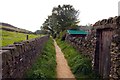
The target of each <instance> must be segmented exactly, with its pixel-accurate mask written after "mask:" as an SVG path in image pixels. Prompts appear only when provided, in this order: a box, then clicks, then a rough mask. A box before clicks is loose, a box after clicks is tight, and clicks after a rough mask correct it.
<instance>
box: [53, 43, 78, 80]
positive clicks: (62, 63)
mask: <svg viewBox="0 0 120 80" xmlns="http://www.w3.org/2000/svg"><path fill="white" fill-rule="evenodd" d="M54 45H55V49H56V62H57V68H56V71H57V78H59V79H60V78H62V79H65V78H69V79H70V80H76V79H75V77H74V75H73V74H72V72H71V70H70V67H69V66H68V64H67V61H66V59H65V58H64V55H63V53H62V51H61V49H60V48H59V46H58V45H57V43H56V42H55V41H54Z"/></svg>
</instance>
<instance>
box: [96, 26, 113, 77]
mask: <svg viewBox="0 0 120 80" xmlns="http://www.w3.org/2000/svg"><path fill="white" fill-rule="evenodd" d="M112 35H113V30H112V29H110V28H107V29H97V33H96V37H97V41H96V51H95V63H94V69H95V71H97V72H98V73H99V74H100V75H101V76H102V77H103V78H109V74H110V62H111V61H110V59H111V58H110V45H111V41H112Z"/></svg>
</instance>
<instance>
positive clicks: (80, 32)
mask: <svg viewBox="0 0 120 80" xmlns="http://www.w3.org/2000/svg"><path fill="white" fill-rule="evenodd" d="M67 33H68V34H88V32H86V31H84V30H67Z"/></svg>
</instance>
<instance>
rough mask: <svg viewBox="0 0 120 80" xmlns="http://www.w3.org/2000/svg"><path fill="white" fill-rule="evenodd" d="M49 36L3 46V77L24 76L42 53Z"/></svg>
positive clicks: (1, 53)
mask: <svg viewBox="0 0 120 80" xmlns="http://www.w3.org/2000/svg"><path fill="white" fill-rule="evenodd" d="M48 38H49V36H43V37H40V38H35V39H32V40H27V41H23V42H19V43H14V44H13V45H9V46H7V47H2V48H1V50H0V56H2V79H5V78H23V75H24V73H25V71H26V70H27V69H28V68H29V67H30V66H31V65H32V63H33V62H34V59H35V58H36V57H37V56H38V55H39V54H41V51H42V48H43V46H44V43H45V42H46V41H47V40H48Z"/></svg>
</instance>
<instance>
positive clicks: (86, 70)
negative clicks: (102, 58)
mask: <svg viewBox="0 0 120 80" xmlns="http://www.w3.org/2000/svg"><path fill="white" fill-rule="evenodd" d="M57 43H58V45H59V46H60V48H61V50H62V51H63V53H64V55H65V58H66V59H67V61H68V65H69V66H70V68H71V70H72V72H73V74H74V75H75V77H76V78H77V79H79V80H87V79H89V80H97V76H96V75H95V74H94V72H93V71H92V66H91V65H92V64H91V60H90V59H89V58H87V57H85V56H84V55H82V54H80V52H78V51H77V50H76V49H75V48H74V47H72V46H71V45H69V44H68V43H66V42H65V41H60V40H57Z"/></svg>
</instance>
